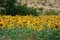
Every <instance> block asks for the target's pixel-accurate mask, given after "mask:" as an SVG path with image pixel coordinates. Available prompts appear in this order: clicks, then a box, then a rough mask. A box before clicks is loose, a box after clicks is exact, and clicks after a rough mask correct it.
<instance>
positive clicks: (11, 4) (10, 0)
mask: <svg viewBox="0 0 60 40" xmlns="http://www.w3.org/2000/svg"><path fill="white" fill-rule="evenodd" d="M16 1H17V0H7V6H6V14H11V15H14V14H15V13H16V5H15V3H16Z"/></svg>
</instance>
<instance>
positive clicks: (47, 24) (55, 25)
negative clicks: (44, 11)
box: [0, 15, 60, 40]
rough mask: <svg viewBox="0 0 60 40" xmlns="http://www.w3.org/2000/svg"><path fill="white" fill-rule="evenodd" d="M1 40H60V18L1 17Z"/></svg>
mask: <svg viewBox="0 0 60 40" xmlns="http://www.w3.org/2000/svg"><path fill="white" fill-rule="evenodd" d="M18 18H19V19H18ZM0 40H60V16H56V15H55V16H47V15H44V16H32V15H30V16H18V15H16V16H10V15H9V16H6V15H5V16H0Z"/></svg>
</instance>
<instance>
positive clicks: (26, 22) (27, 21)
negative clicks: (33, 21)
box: [25, 20, 30, 28]
mask: <svg viewBox="0 0 60 40" xmlns="http://www.w3.org/2000/svg"><path fill="white" fill-rule="evenodd" d="M25 25H26V27H27V28H29V26H30V21H29V20H26V21H25Z"/></svg>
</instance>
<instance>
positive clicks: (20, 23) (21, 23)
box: [16, 20, 23, 28]
mask: <svg viewBox="0 0 60 40" xmlns="http://www.w3.org/2000/svg"><path fill="white" fill-rule="evenodd" d="M16 23H17V27H18V28H21V27H22V26H23V22H22V21H21V20H19V21H18V22H16Z"/></svg>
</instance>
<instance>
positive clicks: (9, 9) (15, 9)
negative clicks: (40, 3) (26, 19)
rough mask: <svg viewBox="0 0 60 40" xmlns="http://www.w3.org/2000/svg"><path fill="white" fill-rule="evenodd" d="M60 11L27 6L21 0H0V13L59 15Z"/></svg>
mask: <svg viewBox="0 0 60 40" xmlns="http://www.w3.org/2000/svg"><path fill="white" fill-rule="evenodd" d="M59 14H60V11H58V12H56V11H54V10H51V9H50V10H45V9H43V8H33V7H27V5H26V4H24V5H21V1H20V2H19V3H18V2H17V0H0V15H13V16H14V15H34V16H38V15H59Z"/></svg>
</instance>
